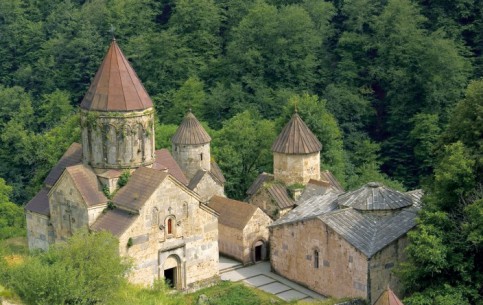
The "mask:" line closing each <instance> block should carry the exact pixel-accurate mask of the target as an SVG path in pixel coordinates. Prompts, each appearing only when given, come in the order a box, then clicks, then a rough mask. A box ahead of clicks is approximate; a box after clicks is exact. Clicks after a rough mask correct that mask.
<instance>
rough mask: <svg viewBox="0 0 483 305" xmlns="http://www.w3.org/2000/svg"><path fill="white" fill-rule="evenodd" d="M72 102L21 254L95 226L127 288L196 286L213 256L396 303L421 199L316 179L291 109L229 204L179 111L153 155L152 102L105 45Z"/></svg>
mask: <svg viewBox="0 0 483 305" xmlns="http://www.w3.org/2000/svg"><path fill="white" fill-rule="evenodd" d="M80 107H81V111H80V116H81V130H82V139H81V142H82V143H81V144H78V143H73V144H72V145H71V146H70V147H69V148H68V150H67V151H66V152H65V153H64V155H63V156H62V158H61V159H60V160H59V162H58V163H57V164H56V165H55V166H54V168H53V169H52V170H51V171H50V173H49V174H48V176H47V178H46V179H45V181H44V186H43V188H42V189H41V190H40V191H39V193H38V194H37V195H36V196H35V197H34V198H33V199H32V200H31V201H30V202H29V203H28V204H27V206H26V217H27V231H28V243H29V247H30V249H43V250H47V249H48V248H49V246H50V245H51V244H54V243H56V242H61V241H63V240H65V239H67V238H69V237H70V236H71V235H72V234H73V233H75V232H76V231H78V230H90V231H102V230H105V231H109V232H111V233H112V234H113V235H114V236H116V237H117V238H118V239H119V253H120V255H123V256H129V257H131V258H132V259H133V261H134V268H133V271H132V272H131V273H130V275H129V279H130V280H131V281H132V282H135V283H141V284H145V285H149V284H151V283H153V281H154V280H156V279H166V280H169V282H170V283H171V284H172V286H173V287H174V288H176V289H179V290H194V289H197V288H199V287H202V286H205V285H209V284H210V283H212V282H214V281H216V280H218V279H219V271H218V261H219V254H220V253H221V254H223V255H226V256H229V257H232V258H234V259H237V260H239V261H240V262H242V263H243V264H252V263H256V262H257V261H261V260H270V263H271V266H272V269H273V271H274V272H276V273H278V274H280V275H282V276H284V277H286V278H288V279H290V280H293V281H295V282H298V283H300V284H301V285H304V286H306V287H308V288H310V289H312V290H315V291H317V292H319V293H321V294H324V295H328V296H334V297H359V298H363V299H367V300H368V301H369V302H370V303H371V304H374V303H375V302H376V301H377V300H378V299H379V301H380V297H384V298H386V295H387V294H388V293H389V292H390V294H391V295H390V296H392V297H394V296H393V292H392V291H391V290H386V288H387V287H388V286H390V287H391V288H392V289H393V290H394V292H395V293H396V294H398V295H400V294H401V292H402V290H401V289H402V287H401V285H400V284H399V282H398V279H397V278H396V277H395V276H394V274H393V272H392V270H393V267H395V266H396V265H397V264H398V263H399V262H401V261H403V260H404V259H405V254H404V248H405V246H406V244H407V238H406V233H407V232H408V231H409V230H410V229H411V228H413V227H414V226H415V224H416V222H415V218H416V213H417V211H418V209H419V201H420V197H421V196H422V194H421V192H420V191H418V190H417V191H412V192H408V193H401V192H398V191H396V190H392V189H389V188H387V187H385V186H383V185H380V184H378V183H375V182H373V183H369V184H367V185H365V186H363V187H362V188H360V189H358V190H355V191H352V192H344V190H343V188H342V187H341V185H340V184H339V183H338V182H337V179H336V178H335V177H334V176H333V175H332V174H331V173H330V172H328V171H325V172H321V171H320V152H321V150H322V144H321V143H320V142H319V140H318V139H317V138H316V137H315V135H314V134H313V133H312V132H311V131H310V130H309V128H308V127H307V125H306V124H305V123H304V122H303V120H302V118H301V117H300V116H299V115H298V114H297V113H294V115H293V116H292V119H291V120H290V121H289V122H288V123H287V125H286V126H285V127H284V128H283V130H282V132H281V133H280V135H279V136H278V138H277V139H276V141H275V143H274V144H273V146H272V151H273V160H274V166H273V168H274V173H273V174H270V173H261V174H260V176H259V177H257V179H256V180H255V181H254V182H253V184H252V185H251V186H250V188H249V189H248V190H247V199H246V202H240V201H236V200H232V199H229V198H226V196H225V193H224V183H225V178H224V176H223V173H222V172H221V170H220V168H219V167H218V165H217V164H216V162H214V161H213V159H212V158H211V156H210V142H211V138H210V136H209V135H208V133H207V132H206V131H205V130H204V129H203V127H202V126H201V124H200V123H199V122H198V120H197V119H196V117H195V116H194V114H192V113H191V112H188V113H187V114H186V116H185V118H184V119H183V121H182V122H181V124H180V126H179V128H178V130H177V131H176V133H175V135H174V136H173V138H172V150H171V152H169V151H168V150H166V149H161V150H156V149H155V143H154V119H155V118H154V107H153V103H152V101H151V99H150V97H149V95H148V93H147V92H146V90H145V89H144V87H143V85H142V84H141V81H140V80H139V79H138V77H137V75H136V73H135V72H134V70H133V69H132V67H131V65H130V64H129V62H128V61H127V59H126V58H125V56H124V55H123V53H122V51H121V50H120V49H119V47H118V45H117V43H116V41H115V40H113V41H112V43H111V45H110V47H109V50H108V52H107V54H106V56H105V58H104V60H103V62H102V64H101V66H100V68H99V70H98V71H97V74H96V76H95V78H94V80H93V82H92V84H91V86H90V88H89V90H88V91H87V93H86V95H85V97H84V99H83V100H82V102H81V105H80ZM388 291H389V292H388ZM379 301H378V303H379Z"/></svg>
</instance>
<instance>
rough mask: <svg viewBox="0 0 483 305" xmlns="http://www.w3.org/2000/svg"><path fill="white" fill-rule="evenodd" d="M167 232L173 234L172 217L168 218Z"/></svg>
mask: <svg viewBox="0 0 483 305" xmlns="http://www.w3.org/2000/svg"><path fill="white" fill-rule="evenodd" d="M168 234H173V219H171V218H169V219H168Z"/></svg>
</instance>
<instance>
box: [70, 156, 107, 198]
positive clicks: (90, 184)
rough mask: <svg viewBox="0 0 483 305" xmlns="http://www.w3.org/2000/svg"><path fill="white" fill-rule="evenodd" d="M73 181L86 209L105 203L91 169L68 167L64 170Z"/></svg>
mask: <svg viewBox="0 0 483 305" xmlns="http://www.w3.org/2000/svg"><path fill="white" fill-rule="evenodd" d="M65 171H66V172H67V174H69V175H70V177H71V178H72V180H73V181H74V185H75V187H76V188H77V190H78V191H79V193H80V194H81V196H82V198H83V199H84V201H85V203H86V204H87V206H88V207H92V206H96V205H99V204H104V203H107V198H106V196H105V195H104V193H103V192H102V191H101V190H100V187H99V181H98V180H97V176H96V174H95V173H94V172H93V171H92V169H91V168H90V167H88V166H86V165H84V164H78V165H74V166H69V167H67V168H66V169H65Z"/></svg>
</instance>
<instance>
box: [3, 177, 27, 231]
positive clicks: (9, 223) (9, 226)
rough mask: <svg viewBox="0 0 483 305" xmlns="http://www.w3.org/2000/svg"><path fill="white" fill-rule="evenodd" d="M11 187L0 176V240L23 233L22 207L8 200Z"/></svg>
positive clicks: (23, 216) (23, 218)
mask: <svg viewBox="0 0 483 305" xmlns="http://www.w3.org/2000/svg"><path fill="white" fill-rule="evenodd" d="M12 190H13V189H12V187H11V186H9V185H7V184H5V180H3V179H2V178H0V240H2V239H7V238H10V237H13V236H19V235H23V234H25V215H24V212H23V209H22V207H20V206H18V205H16V204H14V203H12V202H10V196H11V195H12Z"/></svg>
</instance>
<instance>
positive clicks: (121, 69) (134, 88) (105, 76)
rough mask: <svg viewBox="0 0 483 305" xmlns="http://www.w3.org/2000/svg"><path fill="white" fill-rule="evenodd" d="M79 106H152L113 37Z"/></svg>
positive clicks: (109, 108)
mask: <svg viewBox="0 0 483 305" xmlns="http://www.w3.org/2000/svg"><path fill="white" fill-rule="evenodd" d="M80 107H81V108H83V109H87V110H96V111H135V110H144V109H148V108H151V107H153V102H152V101H151V98H150V97H149V95H148V93H147V92H146V89H144V86H143V85H142V83H141V81H140V80H139V78H138V76H137V75H136V72H135V71H134V69H133V68H132V67H131V65H130V64H129V62H128V60H127V59H126V57H125V56H124V54H123V53H122V51H121V49H120V48H119V46H118V45H117V43H116V40H113V41H112V43H111V45H110V47H109V50H108V51H107V54H106V56H105V57H104V60H103V61H102V64H101V66H100V67H99V70H97V73H96V76H95V77H94V80H93V81H92V83H91V85H90V87H89V90H88V91H87V93H86V95H85V96H84V99H83V100H82V102H81V105H80Z"/></svg>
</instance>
